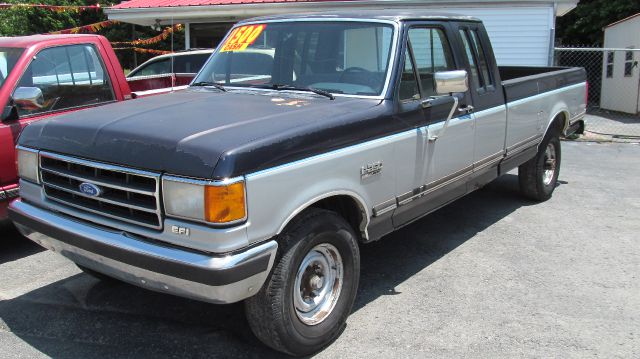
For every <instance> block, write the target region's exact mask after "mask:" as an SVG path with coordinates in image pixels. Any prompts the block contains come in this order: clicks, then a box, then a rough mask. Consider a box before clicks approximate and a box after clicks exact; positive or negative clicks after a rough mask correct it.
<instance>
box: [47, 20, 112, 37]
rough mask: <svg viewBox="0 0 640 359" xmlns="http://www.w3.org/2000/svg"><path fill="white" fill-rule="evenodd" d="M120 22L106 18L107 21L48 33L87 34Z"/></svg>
mask: <svg viewBox="0 0 640 359" xmlns="http://www.w3.org/2000/svg"><path fill="white" fill-rule="evenodd" d="M118 23H120V21H117V20H105V21H100V22H96V23H93V24H89V25H84V26H78V27H73V28H71V29H64V30H59V31H52V32H49V33H47V35H55V34H86V33H88V32H90V33H96V32H98V31H100V30H102V29H104V28H105V27H109V26H112V25H115V24H118Z"/></svg>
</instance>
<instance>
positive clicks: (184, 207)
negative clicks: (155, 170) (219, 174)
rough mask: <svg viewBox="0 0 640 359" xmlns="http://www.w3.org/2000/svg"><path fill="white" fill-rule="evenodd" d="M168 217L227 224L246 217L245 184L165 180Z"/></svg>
mask: <svg viewBox="0 0 640 359" xmlns="http://www.w3.org/2000/svg"><path fill="white" fill-rule="evenodd" d="M162 192H163V198H164V209H165V212H166V213H167V216H173V217H179V218H186V219H192V220H196V221H203V222H208V223H214V224H225V223H231V222H236V221H240V220H243V219H245V218H246V216H247V210H246V204H245V188H244V181H243V180H238V181H226V182H220V183H217V182H207V181H199V180H192V179H187V178H179V177H164V178H163V179H162Z"/></svg>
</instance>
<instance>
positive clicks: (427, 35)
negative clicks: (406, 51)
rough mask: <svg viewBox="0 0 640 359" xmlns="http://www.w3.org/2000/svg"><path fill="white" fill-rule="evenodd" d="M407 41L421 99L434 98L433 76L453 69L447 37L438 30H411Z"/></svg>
mask: <svg viewBox="0 0 640 359" xmlns="http://www.w3.org/2000/svg"><path fill="white" fill-rule="evenodd" d="M409 41H410V42H411V48H412V50H413V57H414V60H415V64H416V68H417V72H418V76H419V77H420V85H421V87H422V97H429V96H435V95H436V91H435V81H434V74H435V73H436V72H438V71H447V70H451V69H453V68H454V63H453V57H452V56H451V47H450V46H449V42H448V41H447V37H446V35H445V34H444V32H443V31H442V30H441V29H438V28H411V29H409Z"/></svg>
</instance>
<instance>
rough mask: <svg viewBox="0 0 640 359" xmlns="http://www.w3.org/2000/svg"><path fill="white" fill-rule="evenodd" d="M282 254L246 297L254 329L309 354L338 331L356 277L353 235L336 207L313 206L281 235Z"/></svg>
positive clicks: (271, 342)
mask: <svg viewBox="0 0 640 359" xmlns="http://www.w3.org/2000/svg"><path fill="white" fill-rule="evenodd" d="M280 245H281V248H280V249H279V255H280V259H279V261H278V262H277V263H276V265H275V268H274V270H273V273H272V274H271V277H270V278H269V280H268V281H267V282H266V283H265V285H264V286H263V287H262V289H261V290H260V291H259V292H258V294H256V295H255V296H253V297H251V298H248V299H247V300H246V301H245V311H246V315H247V319H248V321H249V325H250V326H251V329H252V331H253V332H254V334H255V335H256V336H257V337H258V339H260V340H261V341H262V342H264V343H265V344H267V345H268V346H270V347H272V348H274V349H276V350H279V351H281V352H285V353H287V354H291V355H296V356H301V355H309V354H313V353H315V352H317V351H319V350H321V349H322V348H324V347H325V346H327V345H328V344H330V343H331V342H332V341H333V340H334V339H335V338H336V337H337V336H338V335H339V334H340V332H341V331H342V329H343V327H344V325H345V322H346V320H347V317H348V316H349V314H350V312H351V307H352V306H353V301H354V299H355V296H356V292H357V289H358V279H359V276H360V253H359V249H358V241H357V239H356V235H355V233H354V231H353V229H352V228H351V226H349V224H348V223H347V222H346V221H345V220H344V219H343V218H342V217H341V216H339V215H338V214H336V213H335V212H331V211H327V210H321V209H315V208H312V209H310V210H308V211H306V212H304V213H303V214H302V215H301V216H300V217H299V218H297V219H296V220H294V222H293V223H292V224H291V225H289V226H288V227H287V229H286V230H285V231H284V232H283V233H282V235H281V236H280Z"/></svg>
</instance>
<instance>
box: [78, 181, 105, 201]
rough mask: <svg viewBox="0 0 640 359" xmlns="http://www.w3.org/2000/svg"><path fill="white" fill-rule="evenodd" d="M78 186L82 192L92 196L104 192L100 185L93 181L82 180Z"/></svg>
mask: <svg viewBox="0 0 640 359" xmlns="http://www.w3.org/2000/svg"><path fill="white" fill-rule="evenodd" d="M78 188H79V189H80V192H81V193H82V194H85V195H87V196H91V197H98V196H99V195H100V194H101V193H102V190H101V189H100V187H98V186H96V185H94V184H93V183H88V182H82V183H80V186H79V187H78Z"/></svg>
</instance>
